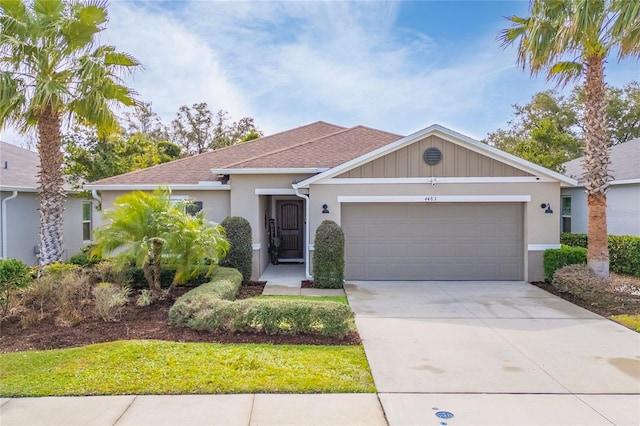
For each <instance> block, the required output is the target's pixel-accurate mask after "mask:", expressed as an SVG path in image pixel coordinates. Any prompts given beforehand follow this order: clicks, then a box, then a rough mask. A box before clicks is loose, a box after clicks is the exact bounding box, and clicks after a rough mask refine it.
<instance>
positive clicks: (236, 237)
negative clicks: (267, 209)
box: [220, 216, 253, 282]
mask: <svg viewBox="0 0 640 426" xmlns="http://www.w3.org/2000/svg"><path fill="white" fill-rule="evenodd" d="M220 225H222V227H223V228H224V229H225V230H226V232H227V240H229V244H230V245H231V247H230V248H229V251H228V252H227V256H226V257H225V258H224V259H223V260H222V261H221V262H220V266H226V267H229V268H236V269H237V270H238V271H240V273H241V274H242V279H243V281H245V282H246V281H249V280H250V279H251V270H252V268H253V260H252V256H253V250H252V241H253V240H252V237H251V224H250V223H249V221H248V220H247V219H245V218H243V217H238V216H230V217H228V218H226V219H225V220H223V221H222V223H221V224H220Z"/></svg>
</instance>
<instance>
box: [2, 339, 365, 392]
mask: <svg viewBox="0 0 640 426" xmlns="http://www.w3.org/2000/svg"><path fill="white" fill-rule="evenodd" d="M319 392H323V393H331V392H375V387H374V385H373V378H372V377H371V373H370V371H369V365H368V363H367V360H366V357H365V354H364V350H363V348H362V347H361V346H311V345H296V346H293V345H291V346H281V345H264V344H260V345H257V344H242V345H229V344H217V343H175V342H163V341H155V340H151V341H149V340H127V341H118V342H109V343H101V344H96V345H89V346H84V347H80V348H72V349H59V350H50V351H30V352H17V353H10V354H2V355H0V396H3V397H19V396H20V397H24V396H45V395H48V396H62V395H122V394H223V393H319Z"/></svg>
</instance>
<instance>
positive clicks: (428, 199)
mask: <svg viewBox="0 0 640 426" xmlns="http://www.w3.org/2000/svg"><path fill="white" fill-rule="evenodd" d="M424 201H426V202H428V203H433V202H435V201H437V199H436V196H435V195H427V196H426V197H424Z"/></svg>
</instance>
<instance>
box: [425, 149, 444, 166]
mask: <svg viewBox="0 0 640 426" xmlns="http://www.w3.org/2000/svg"><path fill="white" fill-rule="evenodd" d="M422 158H423V159H424V162H425V163H427V164H428V165H430V166H435V165H436V164H438V163H439V162H440V161H441V160H442V152H441V151H440V150H439V149H438V148H435V147H431V148H427V149H426V150H425V151H424V154H422Z"/></svg>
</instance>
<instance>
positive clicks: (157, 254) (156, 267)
mask: <svg viewBox="0 0 640 426" xmlns="http://www.w3.org/2000/svg"><path fill="white" fill-rule="evenodd" d="M162 245H163V242H162V240H160V239H159V238H153V239H152V240H151V253H152V259H151V260H152V262H153V289H152V290H151V292H152V293H155V295H154V296H153V297H160V292H161V291H162V284H161V280H160V278H161V275H162Z"/></svg>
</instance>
